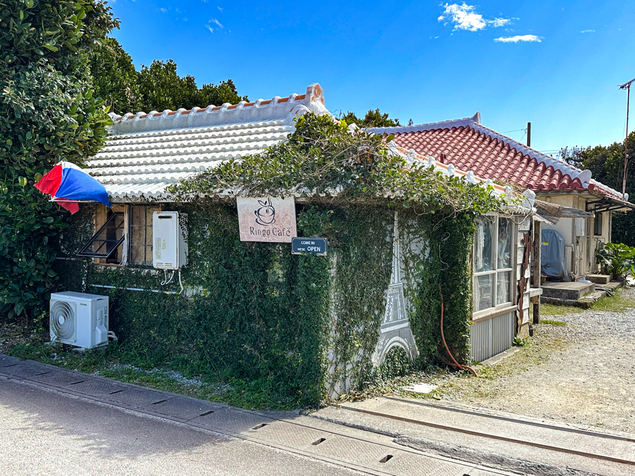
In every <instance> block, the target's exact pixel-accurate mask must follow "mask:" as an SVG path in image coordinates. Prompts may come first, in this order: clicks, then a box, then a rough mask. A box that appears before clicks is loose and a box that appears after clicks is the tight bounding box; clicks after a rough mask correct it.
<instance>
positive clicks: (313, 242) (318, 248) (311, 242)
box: [291, 238, 328, 256]
mask: <svg viewBox="0 0 635 476" xmlns="http://www.w3.org/2000/svg"><path fill="white" fill-rule="evenodd" d="M327 247H328V242H327V241H326V238H293V240H291V254H294V255H301V254H302V253H309V254H314V255H317V256H326V249H327Z"/></svg>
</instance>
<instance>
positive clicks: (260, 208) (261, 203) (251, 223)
mask: <svg viewBox="0 0 635 476" xmlns="http://www.w3.org/2000/svg"><path fill="white" fill-rule="evenodd" d="M236 202H237V205H238V228H239V230H240V241H265V242H270V243H291V239H292V238H293V237H295V236H297V234H298V232H297V227H296V223H295V200H294V199H293V197H291V198H284V199H281V198H272V197H265V198H237V199H236Z"/></svg>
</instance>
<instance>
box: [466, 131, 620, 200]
mask: <svg viewBox="0 0 635 476" xmlns="http://www.w3.org/2000/svg"><path fill="white" fill-rule="evenodd" d="M471 127H473V128H474V129H475V130H477V131H479V132H482V133H484V134H487V135H489V136H490V137H493V138H495V139H498V140H499V141H502V142H503V143H506V144H507V145H509V147H510V148H513V149H515V150H516V152H519V153H521V154H523V155H527V156H529V157H530V158H533V159H536V160H537V161H539V162H543V163H544V164H545V165H546V166H547V167H549V166H552V167H553V168H554V170H559V171H560V172H561V173H562V174H565V175H569V176H570V177H571V180H575V179H576V178H578V179H580V183H581V184H582V186H583V187H584V186H585V184H588V183H589V181H590V180H591V178H592V174H591V171H590V170H582V169H579V168H578V167H575V166H574V165H571V164H568V163H567V162H565V161H563V160H560V159H557V158H555V157H552V156H550V155H547V154H545V153H543V152H540V151H539V150H536V149H533V148H531V147H529V146H528V145H525V144H521V143H520V142H518V141H516V140H514V139H512V138H511V137H508V136H506V135H504V134H501V133H500V132H496V131H495V130H493V129H490V128H489V127H486V126H484V125H482V124H475V125H473V126H471ZM620 195H621V194H620Z"/></svg>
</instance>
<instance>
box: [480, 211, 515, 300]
mask: <svg viewBox="0 0 635 476" xmlns="http://www.w3.org/2000/svg"><path fill="white" fill-rule="evenodd" d="M512 237H513V223H512V221H511V220H510V219H509V218H502V217H494V216H485V217H481V218H479V219H478V220H477V229H476V236H475V240H474V286H473V290H474V295H473V299H474V312H479V311H483V310H485V309H490V308H496V307H497V306H500V305H504V304H511V302H512V282H513V279H512V278H513V268H512V266H513V260H512Z"/></svg>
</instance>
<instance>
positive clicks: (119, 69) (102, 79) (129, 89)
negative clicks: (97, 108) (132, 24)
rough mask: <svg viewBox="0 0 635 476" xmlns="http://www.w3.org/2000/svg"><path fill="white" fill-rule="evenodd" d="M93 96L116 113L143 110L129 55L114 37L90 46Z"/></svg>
mask: <svg viewBox="0 0 635 476" xmlns="http://www.w3.org/2000/svg"><path fill="white" fill-rule="evenodd" d="M90 70H91V75H92V76H93V85H94V88H95V95H96V96H97V97H100V98H102V99H103V100H104V101H105V103H106V106H108V107H109V108H110V110H111V111H113V112H115V113H117V114H125V113H126V112H131V111H135V112H136V111H141V110H143V95H142V94H141V88H140V85H139V78H138V75H139V73H137V70H136V69H135V67H134V64H133V63H132V58H131V57H130V55H129V54H128V53H126V52H125V51H124V49H123V48H122V47H121V45H120V44H119V42H118V41H117V40H116V39H114V38H106V40H105V41H103V42H101V43H97V44H96V45H95V47H94V48H93V51H92V54H91V58H90Z"/></svg>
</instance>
